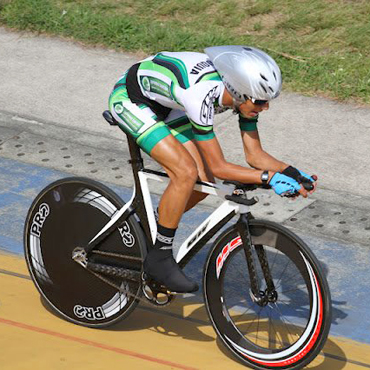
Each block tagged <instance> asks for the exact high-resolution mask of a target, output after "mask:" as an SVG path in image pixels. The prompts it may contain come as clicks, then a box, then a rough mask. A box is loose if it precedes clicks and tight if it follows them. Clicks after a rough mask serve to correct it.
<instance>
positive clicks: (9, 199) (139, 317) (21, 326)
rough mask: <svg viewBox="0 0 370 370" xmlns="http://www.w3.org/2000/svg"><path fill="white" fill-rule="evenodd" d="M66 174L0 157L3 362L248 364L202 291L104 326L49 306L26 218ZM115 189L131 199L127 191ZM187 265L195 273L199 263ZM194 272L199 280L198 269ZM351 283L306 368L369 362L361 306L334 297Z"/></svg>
mask: <svg viewBox="0 0 370 370" xmlns="http://www.w3.org/2000/svg"><path fill="white" fill-rule="evenodd" d="M65 176H66V174H63V173H61V172H59V171H55V170H51V169H47V168H43V167H38V166H34V165H28V164H24V163H20V162H19V163H15V161H13V160H9V159H3V158H0V179H1V190H0V210H1V213H2V217H1V221H0V234H1V237H0V248H1V250H0V330H1V336H0V346H1V348H2V350H1V352H0V363H1V364H2V365H1V368H2V369H12V370H13V369H16V370H18V369H34V368H37V369H67V368H68V369H107V368H110V367H113V366H117V365H118V366H125V367H129V368H132V369H139V368H140V369H165V368H172V369H238V368H244V367H243V366H242V365H241V364H240V363H238V362H237V361H236V360H235V359H234V358H233V357H232V356H231V355H230V354H229V353H228V351H227V350H226V349H225V348H224V347H223V345H222V344H221V343H220V341H219V340H218V339H217V338H216V335H215V332H214V331H213V328H212V327H211V325H210V322H209V320H208V318H207V315H206V312H205V308H204V305H203V303H202V300H201V297H200V296H199V295H197V296H188V297H177V298H176V299H175V301H174V302H173V303H172V304H171V305H169V306H167V307H165V308H156V307H153V306H149V305H146V304H139V306H138V307H137V308H136V309H135V311H134V312H133V313H132V314H131V315H130V316H129V317H128V318H127V319H125V320H123V321H121V322H119V323H118V324H116V325H114V326H112V327H111V328H108V329H104V330H98V329H90V328H84V327H81V326H77V325H74V324H71V323H68V322H66V321H64V320H62V319H61V318H59V317H57V316H56V315H55V314H54V313H52V312H51V311H50V310H49V309H48V308H47V306H46V305H45V304H44V302H43V301H42V299H41V297H40V295H39V294H38V292H37V291H36V288H35V287H34V285H33V283H32V281H31V280H30V277H29V273H28V270H27V267H26V265H25V261H24V258H23V251H22V232H23V222H24V218H25V215H26V212H27V209H28V207H29V206H30V204H31V201H32V198H33V197H34V196H35V194H36V193H37V192H39V191H40V189H41V188H42V187H44V186H45V185H46V184H48V183H49V182H51V181H53V180H56V179H58V178H61V177H65ZM113 189H114V190H115V191H116V192H117V193H118V194H120V195H121V196H122V198H124V199H125V200H127V198H128V196H129V190H128V189H124V188H118V187H116V186H113ZM197 212H198V213H197ZM197 212H195V213H193V214H192V215H191V217H188V218H185V221H184V225H183V227H185V228H186V226H187V224H188V223H191V222H197V220H198V217H200V216H203V215H201V213H204V211H202V209H200V210H199V211H197ZM191 220H192V221H191ZM342 258H343V256H342ZM348 258H351V256H349V255H348ZM200 259H202V256H201V257H200ZM198 262H199V261H198ZM190 269H192V270H191V271H192V273H194V271H195V275H197V272H196V271H197V267H194V266H193V267H191V266H190ZM197 277H198V278H199V279H200V274H198V275H197ZM363 278H364V279H366V277H363ZM366 280H367V281H369V280H368V279H366ZM329 283H330V281H329ZM346 284H348V282H345V281H344V282H343V284H342V286H341V287H340V288H337V287H336V288H335V291H334V292H332V294H333V301H334V320H333V321H334V322H333V325H332V333H331V335H330V337H329V339H328V341H327V343H326V345H325V347H324V350H323V351H322V352H321V354H320V355H319V356H318V357H317V358H316V359H315V361H313V362H312V363H311V364H310V365H309V368H317V369H361V368H370V340H369V336H366V335H365V334H364V333H366V332H367V333H368V327H367V328H366V325H367V326H368V322H369V321H368V320H367V319H368V318H367V317H366V314H364V313H363V312H362V311H361V307H356V306H354V307H350V308H349V309H347V310H343V309H342V310H341V309H340V303H341V302H339V301H338V300H336V298H337V297H338V296H340V297H342V296H341V295H340V294H339V293H337V290H340V291H343V290H346V289H347V288H346V286H345V285H346ZM342 303H343V302H342ZM356 316H357V319H358V320H359V321H358V322H356ZM360 316H362V320H364V321H363V326H364V327H363V328H361V327H360V326H361V325H360V324H359V323H361V317H360ZM351 325H353V331H352V332H350V329H349V327H350V326H351ZM347 334H348V335H347ZM353 338H355V339H353Z"/></svg>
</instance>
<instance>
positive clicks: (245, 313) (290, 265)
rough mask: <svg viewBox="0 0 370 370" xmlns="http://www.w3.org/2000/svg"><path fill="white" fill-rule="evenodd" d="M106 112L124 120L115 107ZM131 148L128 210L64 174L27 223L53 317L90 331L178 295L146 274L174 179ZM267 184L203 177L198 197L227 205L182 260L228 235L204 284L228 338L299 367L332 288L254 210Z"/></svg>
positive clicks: (317, 339) (109, 194)
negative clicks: (155, 193) (156, 206)
mask: <svg viewBox="0 0 370 370" xmlns="http://www.w3.org/2000/svg"><path fill="white" fill-rule="evenodd" d="M103 115H104V117H105V119H106V120H107V121H108V122H109V123H110V124H111V125H117V124H118V123H117V122H116V121H115V120H114V118H113V117H112V115H111V114H110V112H109V111H106V112H104V114H103ZM128 145H129V149H130V155H131V159H130V161H129V162H130V163H131V166H132V170H133V177H134V181H135V186H134V191H133V194H132V197H131V199H130V201H129V202H128V203H126V204H125V203H124V202H123V201H122V199H121V198H120V197H118V196H117V195H116V194H115V193H114V192H113V191H112V190H111V189H109V188H108V187H107V186H105V185H103V184H101V183H99V182H97V181H93V180H91V179H87V178H81V177H71V178H64V179H61V180H58V181H56V182H54V183H52V184H50V185H48V186H47V187H46V188H45V189H44V190H42V191H41V192H40V194H39V195H38V196H37V197H36V198H35V200H34V202H33V203H32V205H31V207H30V210H29V212H28V215H27V219H26V222H25V231H24V248H25V256H26V261H27V265H28V268H29V271H30V275H31V277H32V280H33V282H34V283H35V285H36V287H37V289H38V290H39V292H40V293H41V295H42V296H43V297H44V299H45V300H46V302H47V303H48V304H49V305H50V307H51V308H52V310H53V311H55V312H56V313H58V314H59V315H61V316H62V317H63V318H65V319H67V320H69V321H71V322H73V323H76V324H80V325H83V326H87V327H94V328H102V327H106V326H108V325H111V324H114V323H116V322H117V321H118V320H121V319H123V318H127V316H128V315H129V314H130V313H131V312H132V310H133V309H134V308H135V306H136V305H137V303H138V302H139V301H141V300H145V301H149V302H151V303H152V304H154V305H157V306H162V305H165V304H168V303H170V302H171V300H172V299H173V298H174V296H175V294H174V293H173V292H170V291H168V290H167V289H166V287H164V286H161V285H159V284H157V283H156V282H155V281H151V280H150V279H148V277H147V276H146V275H145V273H143V269H142V265H143V260H144V258H145V256H146V254H147V252H148V249H149V248H151V247H152V245H153V241H154V240H155V237H156V220H155V216H154V212H153V205H152V200H151V195H150V191H149V186H148V180H156V181H160V182H165V181H168V177H167V175H166V174H165V173H162V172H158V171H154V170H151V169H147V168H145V167H144V164H143V159H142V156H141V152H140V149H139V147H138V146H137V145H136V143H135V142H134V140H133V139H132V138H131V137H129V136H128ZM256 188H257V186H256V185H246V184H240V183H230V182H229V183H226V184H225V183H223V184H218V183H217V184H216V183H206V182H200V181H198V182H197V183H196V185H195V187H194V189H195V190H197V191H201V192H204V193H207V194H211V195H216V196H219V197H221V198H224V202H223V203H222V204H221V205H220V206H219V207H218V208H217V209H216V210H215V211H214V212H213V213H212V214H211V215H210V216H209V217H208V218H207V219H206V220H205V221H204V222H202V223H201V224H200V225H199V226H198V227H197V228H196V229H195V230H194V231H193V232H192V233H191V235H190V236H189V237H188V238H186V240H185V241H184V242H183V244H182V245H181V246H180V248H179V251H178V253H177V256H176V261H177V262H178V263H179V265H180V266H181V267H182V268H183V267H184V266H185V265H186V264H187V263H188V262H189V261H190V260H191V259H192V258H193V257H194V256H195V255H196V253H197V252H198V251H199V250H200V249H201V248H202V247H204V246H205V245H206V244H207V242H208V241H210V240H211V238H212V237H213V236H215V234H216V233H218V232H220V233H219V235H218V237H217V238H216V240H215V241H214V242H213V243H212V246H211V248H210V251H209V254H208V257H207V259H206V262H205V266H204V272H203V285H202V287H203V295H204V301H205V305H206V309H207V312H208V315H209V318H210V321H211V323H212V325H213V327H214V329H215V331H216V333H217V335H218V336H219V338H220V339H221V340H222V342H223V343H224V345H225V346H226V347H227V348H228V349H229V350H230V351H231V352H232V353H233V354H234V355H235V356H236V357H237V358H238V359H239V360H240V361H241V362H242V363H244V364H245V365H247V366H250V367H252V368H255V369H272V368H274V369H276V368H284V369H286V368H290V369H298V368H302V367H304V366H306V365H307V364H308V363H310V362H311V361H312V360H313V359H314V358H315V357H316V356H317V355H318V354H319V352H320V350H321V349H322V347H323V346H324V344H325V341H326V339H327V336H328V333H329V328H330V324H331V298H330V291H329V287H328V283H327V281H326V278H325V275H324V273H323V270H322V268H321V266H320V263H319V261H318V260H317V258H316V257H315V256H314V254H313V253H312V251H311V250H310V249H309V247H308V246H307V245H306V243H305V242H303V241H302V240H301V239H300V238H299V237H298V236H297V235H295V234H294V233H293V232H292V231H290V230H288V229H286V228H284V227H283V226H281V225H279V224H276V223H274V222H270V221H266V220H257V219H255V218H254V217H253V216H252V214H251V213H250V211H249V209H250V207H251V206H253V204H255V203H256V202H257V201H258V199H257V198H256V197H248V195H249V194H250V192H251V191H252V190H254V189H256ZM235 216H237V220H236V222H231V220H232V219H233V218H235ZM227 223H231V226H228V227H225V225H226V224H227ZM226 226H227V225H226ZM221 229H222V230H221Z"/></svg>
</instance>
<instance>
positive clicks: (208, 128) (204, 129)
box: [190, 121, 213, 132]
mask: <svg viewBox="0 0 370 370" xmlns="http://www.w3.org/2000/svg"><path fill="white" fill-rule="evenodd" d="M190 122H191V124H192V125H193V126H194V127H195V128H196V129H197V130H198V131H203V132H208V131H212V130H213V126H201V125H197V124H196V123H195V122H193V121H190Z"/></svg>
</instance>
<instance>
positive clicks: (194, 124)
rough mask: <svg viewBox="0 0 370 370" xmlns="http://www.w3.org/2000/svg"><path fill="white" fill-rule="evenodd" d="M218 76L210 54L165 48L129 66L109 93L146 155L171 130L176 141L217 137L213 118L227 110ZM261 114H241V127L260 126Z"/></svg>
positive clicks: (119, 119) (121, 119) (122, 125)
mask: <svg viewBox="0 0 370 370" xmlns="http://www.w3.org/2000/svg"><path fill="white" fill-rule="evenodd" d="M224 91H225V87H224V84H223V82H222V81H221V77H220V75H219V74H218V73H217V71H216V70H215V68H214V66H213V64H212V62H211V61H210V60H209V59H208V56H207V55H206V54H202V53H193V52H180V53H170V52H162V53H158V54H156V55H154V56H151V57H149V58H147V59H145V60H143V61H141V62H139V63H137V64H135V65H134V66H132V67H131V68H130V69H129V70H128V71H126V72H125V73H124V74H123V76H122V77H121V78H120V79H119V80H118V82H117V83H116V85H115V86H114V89H113V91H112V93H111V95H110V97H109V109H110V111H111V113H112V114H113V117H114V118H115V119H116V120H117V122H118V123H119V126H120V128H121V129H122V130H123V131H124V132H125V133H126V134H128V135H131V136H132V137H134V138H135V140H136V143H137V144H138V145H139V146H140V147H141V148H142V149H143V150H144V151H145V152H146V153H148V154H150V152H151V150H152V149H153V148H154V146H155V145H156V144H157V143H158V142H159V141H161V140H162V139H163V138H164V137H166V136H167V135H170V134H172V135H173V136H174V137H175V138H176V139H177V140H178V141H180V142H181V143H185V142H187V141H188V140H193V139H195V140H198V141H200V140H202V141H203V140H210V139H212V138H214V136H215V135H214V132H213V118H214V114H215V113H219V112H221V111H224V110H225V108H223V107H222V97H223V94H224ZM256 123H257V117H255V118H253V119H247V118H244V117H241V116H239V126H240V129H241V130H242V131H253V130H256Z"/></svg>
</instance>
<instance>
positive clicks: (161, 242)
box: [154, 224, 177, 255]
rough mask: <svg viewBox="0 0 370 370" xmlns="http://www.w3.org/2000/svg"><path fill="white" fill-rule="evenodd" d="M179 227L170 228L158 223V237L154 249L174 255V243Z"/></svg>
mask: <svg viewBox="0 0 370 370" xmlns="http://www.w3.org/2000/svg"><path fill="white" fill-rule="evenodd" d="M176 230H177V229H169V228H167V227H164V226H162V225H160V224H157V238H156V241H155V244H154V249H155V250H157V251H161V252H163V253H164V252H166V253H165V254H166V255H167V254H168V255H172V244H173V239H174V237H175V233H176Z"/></svg>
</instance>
